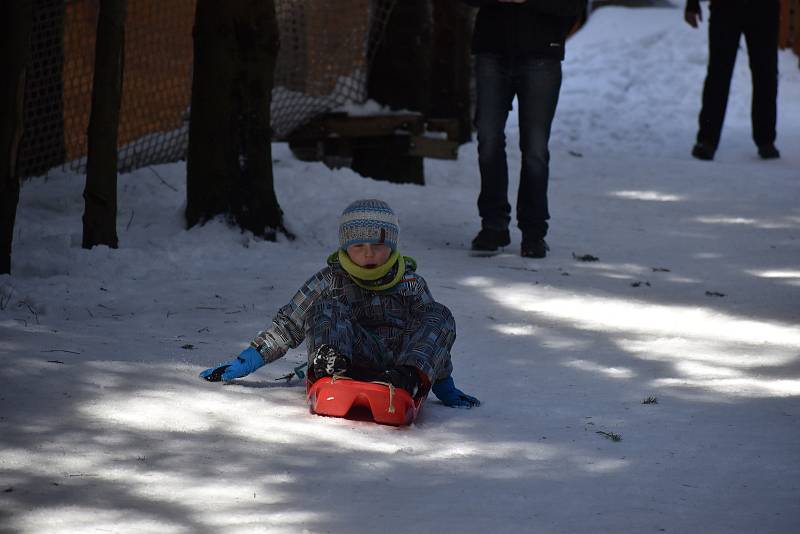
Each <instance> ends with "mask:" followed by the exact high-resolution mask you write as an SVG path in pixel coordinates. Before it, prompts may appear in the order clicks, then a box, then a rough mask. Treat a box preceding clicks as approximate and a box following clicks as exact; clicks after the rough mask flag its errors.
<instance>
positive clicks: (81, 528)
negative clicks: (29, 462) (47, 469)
mask: <svg viewBox="0 0 800 534" xmlns="http://www.w3.org/2000/svg"><path fill="white" fill-rule="evenodd" d="M146 514H147V512H144V513H143V512H142V511H141V509H138V510H136V511H134V510H133V509H132V510H130V511H124V510H115V511H111V510H103V509H101V508H99V507H86V506H54V507H50V508H47V507H45V508H40V509H37V510H34V511H31V512H28V513H26V514H22V515H21V517H20V518H19V519H17V521H16V523H17V526H18V528H19V529H20V531H21V532H47V534H75V533H76V532H88V531H89V530H88V529H87V527H90V526H91V531H92V532H118V531H119V529H120V526H121V525H124V530H125V531H126V532H139V533H150V532H152V533H160V534H172V533H187V534H188V533H191V532H193V529H192V528H189V527H185V526H181V525H170V524H169V523H167V521H168V520H167V518H165V517H163V516H159V517H154V518H153V519H148V518H144V517H142V515H146ZM154 515H155V514H154Z"/></svg>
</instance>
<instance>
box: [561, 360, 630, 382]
mask: <svg viewBox="0 0 800 534" xmlns="http://www.w3.org/2000/svg"><path fill="white" fill-rule="evenodd" d="M564 365H565V366H567V367H573V368H575V369H580V370H581V371H590V372H593V373H600V374H604V375H606V376H610V377H611V378H619V379H626V378H633V377H635V376H636V373H634V372H633V370H631V369H626V368H624V367H604V366H602V365H599V364H597V363H595V362H590V361H587V360H572V361H569V362H565V363H564Z"/></svg>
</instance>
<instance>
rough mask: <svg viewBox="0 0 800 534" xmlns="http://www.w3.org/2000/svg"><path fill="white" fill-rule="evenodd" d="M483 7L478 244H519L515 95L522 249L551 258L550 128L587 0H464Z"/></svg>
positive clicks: (478, 57)
mask: <svg viewBox="0 0 800 534" xmlns="http://www.w3.org/2000/svg"><path fill="white" fill-rule="evenodd" d="M463 1H464V2H465V3H467V4H469V5H472V6H476V7H479V8H480V9H479V11H478V14H477V17H476V19H475V30H474V32H473V37H472V53H473V54H474V55H475V81H476V89H477V105H476V111H475V125H476V127H477V130H478V164H479V167H480V173H481V191H480V195H479V196H478V213H479V215H480V217H481V230H480V232H479V233H478V235H477V236H476V237H475V239H473V241H472V250H474V251H478V252H494V251H496V250H497V249H498V248H500V247H504V246H506V245H508V244H510V243H511V237H510V235H509V231H508V225H509V223H510V221H511V205H510V204H509V202H508V163H507V160H506V150H505V147H506V136H505V126H506V120H507V119H508V112H509V111H511V109H512V104H513V101H514V97H515V96H516V97H517V100H518V106H519V143H520V151H521V153H522V169H521V172H520V182H519V189H518V191H517V225H518V226H519V229H520V230H521V231H522V244H521V247H520V253H521V254H522V256H525V257H531V258H543V257H545V256H546V255H547V251H548V246H547V243H546V241H545V239H544V238H545V236H546V235H547V230H548V223H547V221H548V219H550V212H549V209H548V205H547V185H548V180H549V174H550V170H549V165H550V152H549V150H548V143H549V140H550V127H551V124H552V122H553V117H554V115H555V111H556V105H557V104H558V95H559V92H560V89H561V61H562V60H563V59H564V43H565V41H566V38H567V35H568V34H569V31H570V30H571V29H572V28H573V26H574V25H575V22H576V21H577V19H578V16H579V15H580V14H581V13H582V12H583V10H584V9H585V6H586V2H585V0H463Z"/></svg>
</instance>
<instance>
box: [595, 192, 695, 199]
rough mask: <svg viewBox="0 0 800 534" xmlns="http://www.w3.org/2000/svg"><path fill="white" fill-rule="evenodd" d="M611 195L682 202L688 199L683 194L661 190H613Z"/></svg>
mask: <svg viewBox="0 0 800 534" xmlns="http://www.w3.org/2000/svg"><path fill="white" fill-rule="evenodd" d="M609 196H613V197H619V198H626V199H629V200H650V201H656V202H680V201H681V200H686V197H685V196H683V195H673V194H670V193H662V192H660V191H613V192H611V193H609Z"/></svg>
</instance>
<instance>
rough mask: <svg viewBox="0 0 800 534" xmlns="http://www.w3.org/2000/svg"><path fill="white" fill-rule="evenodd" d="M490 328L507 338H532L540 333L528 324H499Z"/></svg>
mask: <svg viewBox="0 0 800 534" xmlns="http://www.w3.org/2000/svg"><path fill="white" fill-rule="evenodd" d="M490 328H491V329H492V330H494V331H495V332H500V333H501V334H506V335H508V336H534V335H536V333H537V332H539V331H540V329H539V328H536V327H535V326H533V325H530V324H499V325H491V326H490Z"/></svg>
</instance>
